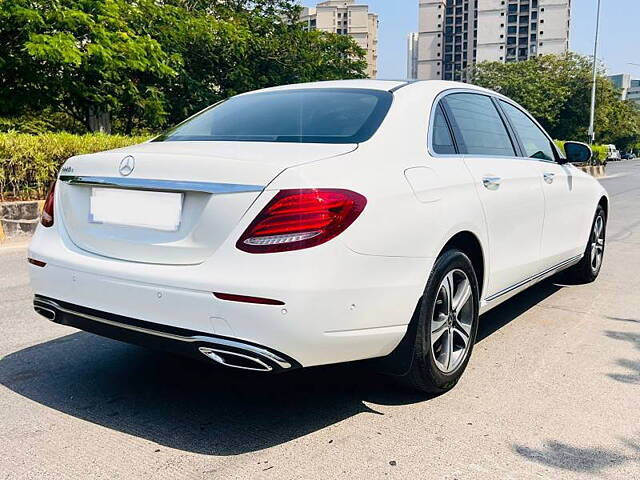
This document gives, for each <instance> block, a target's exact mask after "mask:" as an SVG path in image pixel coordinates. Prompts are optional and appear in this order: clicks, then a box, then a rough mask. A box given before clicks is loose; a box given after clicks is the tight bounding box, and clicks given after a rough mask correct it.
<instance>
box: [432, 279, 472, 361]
mask: <svg viewBox="0 0 640 480" xmlns="http://www.w3.org/2000/svg"><path fill="white" fill-rule="evenodd" d="M472 327H473V298H472V292H471V282H470V281H469V277H468V276H467V274H466V273H465V272H463V271H462V270H459V269H455V270H451V271H450V272H449V273H447V275H446V276H445V277H444V279H443V280H442V282H441V283H440V287H439V289H438V295H437V298H436V304H435V308H434V310H433V317H432V319H431V354H432V355H433V359H434V360H435V364H436V366H437V367H438V369H439V370H440V371H441V372H443V373H446V374H450V373H452V372H454V371H455V370H456V369H457V368H458V367H459V366H460V365H461V364H462V363H463V362H464V360H465V358H466V356H467V353H468V351H469V348H470V346H471V345H470V344H471V341H470V339H471V332H472Z"/></svg>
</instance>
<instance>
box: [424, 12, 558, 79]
mask: <svg viewBox="0 0 640 480" xmlns="http://www.w3.org/2000/svg"><path fill="white" fill-rule="evenodd" d="M419 2H420V13H419V15H420V17H419V28H420V32H419V42H418V78H420V79H423V80H427V79H442V80H459V81H460V80H461V81H464V80H465V79H466V76H467V73H468V68H469V67H471V66H473V65H475V64H476V63H479V62H484V61H493V62H518V61H522V60H527V59H529V58H531V57H534V56H537V55H545V54H561V53H565V52H567V50H568V49H569V27H570V18H571V0H419Z"/></svg>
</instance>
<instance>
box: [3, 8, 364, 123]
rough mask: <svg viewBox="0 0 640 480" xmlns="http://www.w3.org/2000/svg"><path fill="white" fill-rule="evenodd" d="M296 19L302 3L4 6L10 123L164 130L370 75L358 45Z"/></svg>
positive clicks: (6, 103)
mask: <svg viewBox="0 0 640 480" xmlns="http://www.w3.org/2000/svg"><path fill="white" fill-rule="evenodd" d="M298 18H299V7H298V6H297V5H296V3H295V2H294V1H293V0H227V1H225V2H219V1H217V0H163V1H162V2H160V1H158V0H137V1H136V2H131V1H128V0H50V1H48V2H43V1H38V0H4V1H0V116H4V117H9V116H15V115H18V114H20V113H21V112H23V111H25V110H26V111H30V112H43V111H51V112H54V113H55V112H65V113H67V114H68V115H70V116H71V117H73V118H74V119H76V120H77V121H79V122H82V124H83V125H84V126H85V128H86V129H87V130H90V131H95V130H102V131H109V130H110V129H111V128H112V127H113V129H114V130H115V131H122V132H131V131H132V130H134V129H140V128H146V129H156V130H157V129H158V128H159V127H161V126H162V125H164V124H166V123H168V122H170V123H175V122H177V121H179V120H182V119H183V118H185V117H186V116H188V115H190V114H192V113H194V112H196V111H198V110H200V109H202V108H204V107H205V106H207V105H210V104H211V103H214V102H215V101H217V100H220V99H222V98H226V97H228V96H230V95H234V94H237V93H241V92H245V91H248V90H253V89H257V88H262V87H267V86H272V85H277V84H282V83H295V82H303V81H315V80H328V79H337V78H361V77H363V76H364V70H365V68H366V62H365V61H364V53H365V52H364V51H363V50H362V49H360V48H359V47H358V46H357V44H356V43H355V42H354V41H353V40H352V39H351V38H349V37H345V36H339V35H333V34H327V33H322V32H306V31H304V30H303V29H302V27H301V26H300V25H299V24H298V21H297V19H298Z"/></svg>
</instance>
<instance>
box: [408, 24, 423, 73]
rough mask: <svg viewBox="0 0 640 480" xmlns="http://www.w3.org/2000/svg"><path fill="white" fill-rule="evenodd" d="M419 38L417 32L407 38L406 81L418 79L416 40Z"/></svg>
mask: <svg viewBox="0 0 640 480" xmlns="http://www.w3.org/2000/svg"><path fill="white" fill-rule="evenodd" d="M419 38H420V36H419V35H418V33H417V32H413V33H410V34H409V35H408V36H407V79H409V80H415V79H417V78H418V40H419Z"/></svg>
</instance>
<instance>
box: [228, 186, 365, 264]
mask: <svg viewBox="0 0 640 480" xmlns="http://www.w3.org/2000/svg"><path fill="white" fill-rule="evenodd" d="M366 204H367V199H366V198H365V197H364V196H362V195H360V194H359V193H356V192H352V191H350V190H338V189H322V188H320V189H303V190H281V191H280V192H279V193H278V194H277V195H276V196H275V197H274V198H273V199H272V200H271V202H269V204H268V205H267V206H266V207H264V208H263V209H262V211H261V212H260V213H259V214H258V216H257V217H256V219H255V220H254V221H253V222H251V225H249V226H248V227H247V229H246V231H245V232H244V233H243V234H242V236H241V237H240V239H239V240H238V242H237V243H236V247H237V248H239V249H240V250H243V251H245V252H249V253H275V252H286V251H291V250H300V249H303V248H309V247H315V246H316V245H320V244H322V243H325V242H328V241H329V240H331V239H332V238H334V237H336V236H337V235H340V234H341V233H342V232H343V231H344V230H346V228H347V227H348V226H349V225H351V224H352V223H353V222H354V221H355V219H356V218H358V216H359V215H360V214H361V213H362V211H363V210H364V207H365V205H366Z"/></svg>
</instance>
